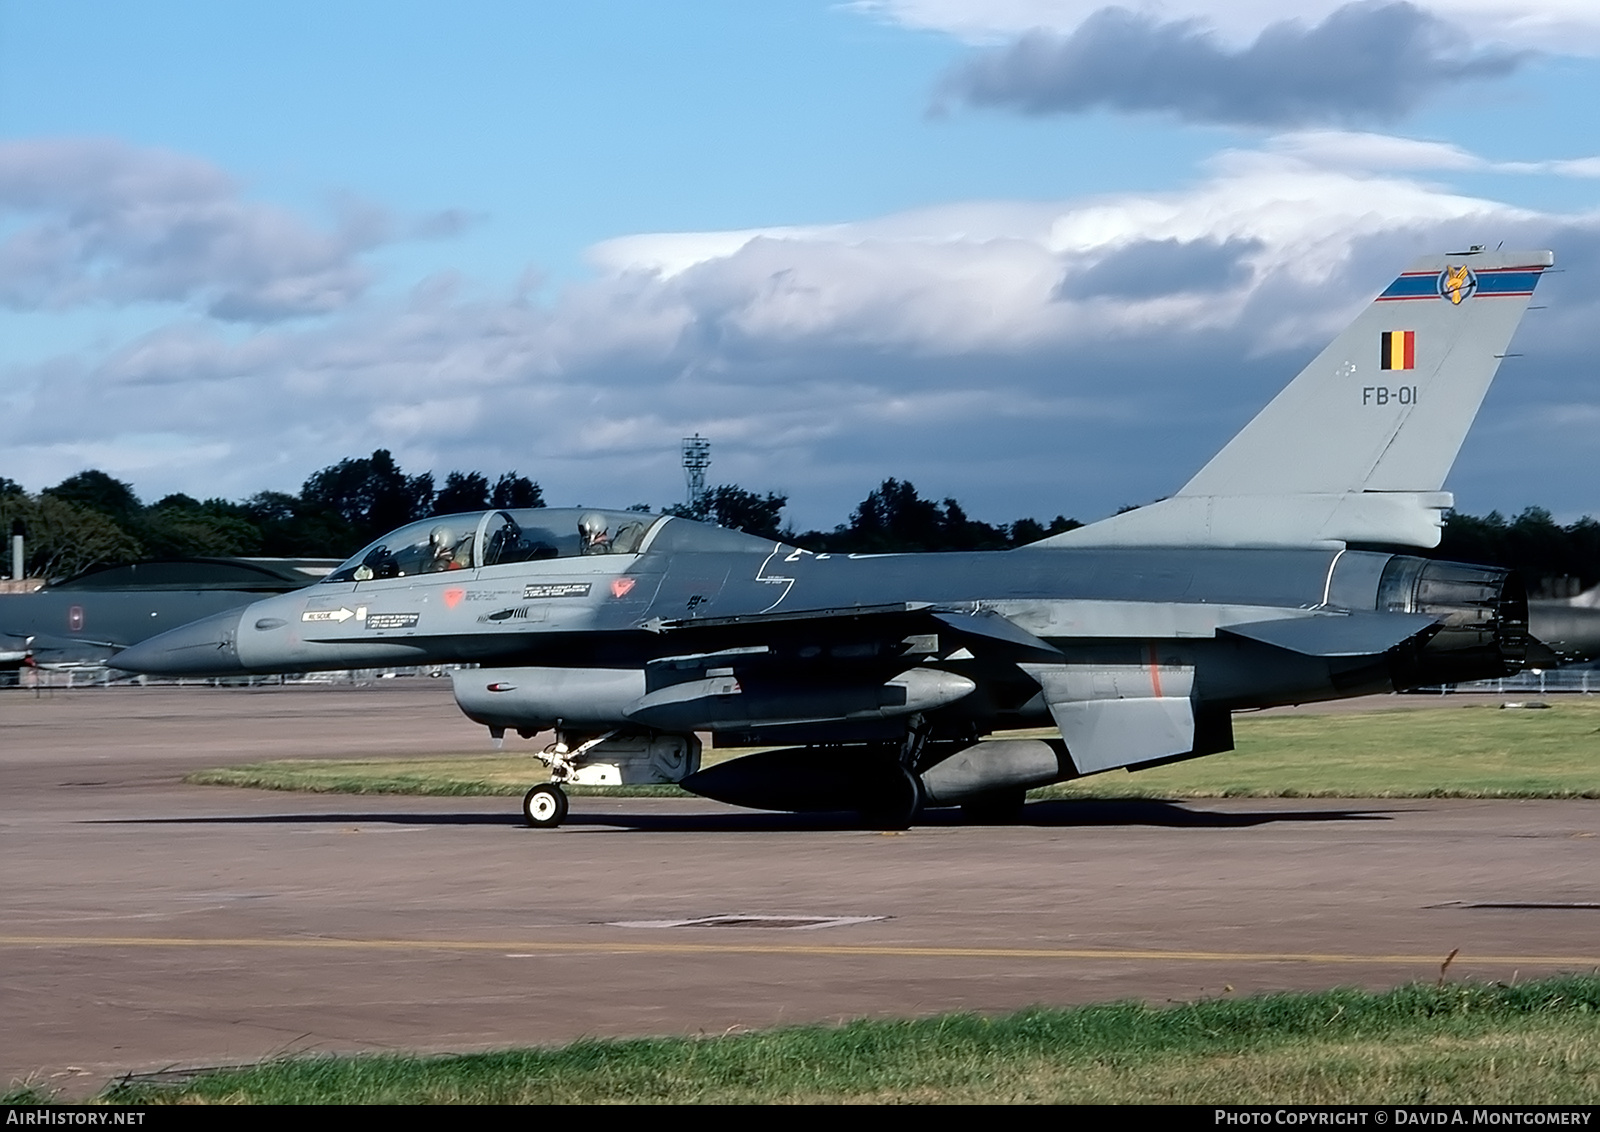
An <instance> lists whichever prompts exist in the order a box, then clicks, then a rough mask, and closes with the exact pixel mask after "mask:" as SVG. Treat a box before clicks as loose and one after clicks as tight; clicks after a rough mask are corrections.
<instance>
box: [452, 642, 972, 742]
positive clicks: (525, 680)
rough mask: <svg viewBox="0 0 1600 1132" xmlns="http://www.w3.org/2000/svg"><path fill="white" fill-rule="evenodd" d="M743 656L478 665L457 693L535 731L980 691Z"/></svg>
mask: <svg viewBox="0 0 1600 1132" xmlns="http://www.w3.org/2000/svg"><path fill="white" fill-rule="evenodd" d="M741 659H743V658H742V657H735V656H732V655H727V654H707V655H703V656H696V657H672V658H668V659H667V660H665V661H657V662H652V663H651V664H650V665H649V666H648V667H647V668H646V669H637V668H628V669H598V668H478V669H464V670H459V671H456V672H452V673H451V679H452V683H453V684H454V686H455V694H456V703H457V705H458V706H459V707H460V708H461V710H462V711H463V712H464V713H465V714H466V715H467V717H468V718H469V719H472V720H474V721H475V722H477V723H482V724H484V725H485V726H487V727H489V728H490V729H491V730H494V729H499V730H501V731H502V732H503V731H505V730H515V731H518V732H522V733H525V734H531V733H533V732H535V731H543V730H545V729H546V728H550V727H555V726H557V725H558V724H559V725H560V727H561V728H562V729H563V730H569V731H589V732H593V731H602V730H607V729H610V728H617V727H632V728H644V729H649V730H652V731H664V732H682V733H688V732H694V731H712V732H720V731H741V732H742V731H746V730H749V729H752V728H763V727H786V726H795V725H810V724H828V723H835V722H847V723H851V724H856V723H873V722H881V721H887V720H894V719H897V718H900V717H903V716H910V715H913V714H917V713H925V712H930V711H934V710H937V709H938V708H941V707H944V706H946V705H948V704H951V703H954V702H955V701H957V700H960V699H962V698H963V697H965V696H967V695H970V694H971V692H972V691H973V689H974V688H975V687H976V685H975V684H974V683H973V681H971V680H969V679H968V678H967V677H965V676H960V675H957V674H956V673H953V672H945V671H942V670H939V669H934V668H927V667H922V666H913V667H910V668H907V669H906V670H904V671H902V672H899V673H897V674H894V675H892V676H890V677H889V678H888V679H881V678H880V679H878V680H874V681H871V682H861V681H849V680H843V679H835V680H809V681H794V682H789V683H785V682H782V681H779V680H773V679H765V678H763V677H762V676H761V675H760V674H757V675H756V676H755V677H753V678H752V677H751V676H750V675H749V674H748V672H747V671H746V670H745V669H744V667H743V666H741V665H740V664H738V661H739V660H741Z"/></svg>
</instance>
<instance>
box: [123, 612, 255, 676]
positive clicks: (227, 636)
mask: <svg viewBox="0 0 1600 1132" xmlns="http://www.w3.org/2000/svg"><path fill="white" fill-rule="evenodd" d="M241 616H242V614H241V613H240V612H239V611H238V610H237V609H231V610H229V611H227V612H226V613H217V614H213V615H212V616H210V617H207V618H205V619H204V620H201V621H195V622H192V623H190V624H188V625H181V626H179V627H178V628H176V629H173V630H172V631H171V632H167V633H162V634H160V635H159V636H155V637H151V638H150V639H149V640H146V641H140V642H139V643H138V644H136V645H133V646H132V647H130V648H126V649H123V650H122V651H121V652H119V653H118V654H117V655H116V656H114V657H112V658H111V659H110V660H109V661H108V662H107V663H108V664H110V665H111V667H113V668H120V669H123V670H124V671H127V672H143V673H146V674H148V675H151V676H232V675H235V674H237V673H239V672H243V671H244V668H243V666H241V665H240V663H239V652H238V649H237V648H236V647H235V645H234V641H235V638H236V637H237V636H238V631H239V618H240V617H241Z"/></svg>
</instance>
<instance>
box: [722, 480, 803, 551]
mask: <svg viewBox="0 0 1600 1132" xmlns="http://www.w3.org/2000/svg"><path fill="white" fill-rule="evenodd" d="M788 502H789V497H788V496H787V495H777V494H775V493H773V492H770V491H769V492H767V494H766V495H757V494H756V493H755V492H753V491H746V490H745V489H744V488H742V487H740V486H739V485H737V484H731V483H728V484H722V485H721V486H719V487H714V488H712V489H711V490H710V491H708V492H706V493H705V495H704V496H703V497H702V500H701V507H702V509H703V510H704V511H705V514H706V517H707V518H709V519H711V520H713V521H714V522H715V523H716V524H717V526H719V527H732V528H734V529H735V530H740V531H744V532H746V533H747V534H752V535H760V536H761V537H763V538H771V539H776V538H779V537H780V535H779V533H778V526H779V518H780V516H781V515H782V514H783V508H784V506H785V505H786V504H787V503H788Z"/></svg>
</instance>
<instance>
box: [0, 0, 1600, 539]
mask: <svg viewBox="0 0 1600 1132" xmlns="http://www.w3.org/2000/svg"><path fill="white" fill-rule="evenodd" d="M1297 10H1298V11H1300V13H1301V17H1302V18H1301V20H1300V21H1299V22H1297V23H1294V24H1288V25H1285V24H1282V23H1275V21H1281V20H1282V19H1283V15H1282V9H1281V6H1276V5H1270V4H1266V3H1253V2H1251V0H1237V2H1225V0H1180V2H1178V3H1175V4H1173V3H1169V4H1166V5H1164V6H1162V7H1160V8H1155V7H1148V8H1131V9H1108V8H1104V7H1102V6H1099V5H1095V4H1092V3H1080V2H1077V0H1006V2H991V3H987V4H980V3H975V2H967V0H885V2H881V3H863V4H827V3H798V2H791V3H763V4H749V3H731V2H730V3H684V4H675V5H657V4H634V3H621V2H614V3H596V4H587V5H555V4H550V5H530V4H510V3H454V4H450V5H443V4H427V3H411V4H400V3H385V4H376V3H374V4H355V3H347V4H339V5H310V4H295V3H279V4H275V5H271V6H260V7H258V8H253V9H246V8H244V7H243V6H235V5H211V4H200V3H72V2H55V3H43V2H19V0H0V446H3V447H0V451H4V453H5V459H4V461H3V464H4V466H0V475H8V476H10V477H11V478H13V479H17V480H19V481H21V482H22V483H24V484H25V485H26V486H28V487H30V488H34V489H37V488H40V487H44V486H47V485H48V484H50V483H54V482H57V481H58V480H60V479H61V478H63V477H65V476H66V475H69V474H71V473H72V472H75V471H77V470H79V469H81V468H83V467H86V466H98V467H101V468H104V469H105V470H107V471H110V472H112V473H113V474H116V475H118V476H120V477H122V478H124V479H128V480H131V481H132V482H133V483H134V484H135V486H136V487H137V488H138V490H139V491H140V492H141V494H143V495H144V496H145V497H146V498H147V499H153V498H156V497H158V496H159V495H161V494H164V493H166V492H168V491H180V490H181V491H186V492H189V493H190V494H194V495H202V496H204V495H213V494H221V495H224V496H228V497H234V498H237V497H241V496H244V495H247V494H250V493H252V492H254V491H257V490H261V489H264V488H273V489H282V490H293V489H295V488H297V487H298V485H299V483H300V482H301V481H302V480H303V479H304V478H305V476H306V475H308V474H309V473H310V472H312V471H314V470H316V469H317V468H319V467H322V466H324V465H326V464H328V463H331V462H333V461H335V460H337V459H339V458H341V457H344V456H349V455H360V454H365V453H367V452H370V451H371V450H372V449H373V448H376V447H380V446H381V447H388V448H390V449H392V450H393V451H394V452H395V453H396V455H397V457H398V458H399V459H400V460H401V462H402V464H403V465H404V466H405V467H407V468H408V469H411V470H422V469H424V468H432V469H433V470H434V471H435V473H436V474H437V475H439V476H441V477H442V476H443V474H444V473H445V472H446V471H449V470H452V469H455V468H462V469H467V468H477V469H482V470H484V471H487V472H489V473H490V474H491V475H493V474H496V473H497V472H498V471H501V470H504V469H506V468H516V469H517V470H519V471H521V472H523V473H525V474H529V475H532V476H533V477H534V478H536V479H538V480H539V481H540V482H541V483H542V484H543V485H544V486H545V488H546V493H547V496H548V497H549V498H550V499H551V501H552V502H556V503H577V502H584V503H591V504H599V503H616V504H627V503H633V502H650V503H653V504H657V505H661V504H666V503H670V502H674V501H676V500H677V499H678V498H679V497H680V496H681V494H682V488H681V482H682V481H681V476H680V474H679V471H678V468H677V441H678V438H679V437H680V436H682V435H685V434H687V433H688V432H693V431H699V432H701V433H703V434H705V435H709V436H710V437H711V438H712V440H713V445H714V447H713V452H712V455H713V461H714V463H713V467H712V469H711V477H710V478H711V479H712V481H713V482H727V481H734V482H738V483H741V484H743V485H744V486H746V487H749V488H753V489H757V490H778V491H783V492H786V493H788V495H789V496H790V500H791V504H790V509H789V512H788V516H789V518H790V519H791V520H792V521H793V522H795V523H796V524H797V525H798V526H800V527H806V526H815V525H832V524H833V523H835V522H839V521H842V520H843V519H844V518H845V516H846V515H847V514H848V512H849V509H850V507H851V506H852V505H853V504H854V503H855V502H856V501H857V500H859V499H860V498H861V497H862V496H863V495H864V494H865V493H866V492H867V490H869V489H870V488H871V487H873V486H874V485H875V484H876V483H877V482H878V481H880V480H881V479H883V478H885V477H887V476H896V477H899V478H909V479H912V480H913V481H914V482H915V483H916V484H917V485H918V487H919V488H920V489H921V490H922V491H923V493H924V494H926V495H935V496H942V495H946V494H953V495H955V496H957V497H959V498H960V499H961V500H962V501H963V502H964V503H965V504H966V505H967V507H968V509H969V511H970V512H972V513H973V514H975V515H977V516H979V517H982V518H985V519H989V520H991V521H1004V520H1009V519H1012V518H1016V517H1018V516H1020V515H1025V514H1030V515H1039V516H1044V517H1048V516H1049V515H1053V514H1056V513H1057V512H1065V513H1067V514H1069V515H1075V516H1077V517H1079V518H1081V519H1091V518H1095V517H1098V516H1100V515H1103V514H1106V513H1108V512H1110V511H1112V510H1114V509H1115V508H1116V507H1117V506H1119V505H1121V504H1125V503H1137V502H1145V501H1147V500H1149V499H1152V498H1155V497H1157V496H1160V495H1164V494H1167V493H1168V492H1170V491H1172V490H1173V489H1174V488H1176V487H1177V486H1178V485H1179V484H1181V483H1182V482H1183V481H1184V480H1185V479H1187V478H1188V476H1189V475H1190V474H1191V473H1192V472H1193V471H1194V470H1195V468H1196V467H1198V465H1199V464H1200V463H1202V462H1203V461H1204V460H1205V459H1206V458H1207V457H1208V456H1209V455H1210V454H1211V453H1212V452H1214V451H1215V450H1216V449H1217V448H1218V447H1220V446H1221V444H1222V443H1224V442H1225V441H1226V440H1227V438H1228V436H1229V435H1231V434H1232V432H1233V431H1234V430H1235V429H1237V427H1239V425H1240V424H1242V423H1243V421H1244V420H1246V419H1248V417H1249V416H1250V415H1251V414H1252V413H1253V412H1254V410H1255V409H1256V408H1258V407H1259V406H1260V404H1262V403H1263V402H1264V401H1265V400H1266V399H1267V398H1268V397H1270V395H1271V394H1272V392H1274V391H1275V390H1276V388H1278V387H1279V386H1281V385H1282V384H1283V383H1284V382H1285V381H1287V379H1288V378H1289V377H1291V376H1292V375H1293V373H1294V372H1295V371H1296V370H1297V369H1298V368H1299V366H1300V365H1301V364H1303V363H1304V361H1306V360H1307V359H1308V358H1309V357H1310V356H1311V355H1313V354H1314V353H1315V352H1316V350H1317V349H1319V348H1320V347H1321V346H1322V345H1324V344H1325V343H1326V341H1327V340H1328V339H1329V338H1331V337H1332V335H1333V334H1334V333H1336V332H1337V331H1338V330H1339V329H1340V328H1341V327H1342V325H1343V323H1345V322H1346V321H1348V319H1349V318H1350V317H1351V316H1352V315H1353V314H1354V313H1355V311H1357V310H1359V309H1360V307H1361V305H1363V304H1364V303H1365V302H1366V301H1367V300H1368V299H1370V297H1371V296H1372V295H1373V294H1374V293H1376V292H1377V291H1378V290H1379V289H1381V288H1382V287H1383V285H1384V284H1385V283H1386V282H1387V281H1388V279H1389V278H1391V277H1392V276H1393V274H1394V273H1396V272H1397V271H1398V270H1400V269H1401V268H1402V267H1403V266H1404V265H1405V263H1406V261H1407V260H1409V259H1410V258H1411V257H1412V256H1414V255H1416V254H1421V253H1425V252H1428V251H1435V250H1441V247H1440V244H1441V242H1444V243H1450V244H1451V246H1454V245H1455V244H1456V243H1460V242H1467V241H1470V242H1489V243H1498V242H1500V241H1501V240H1505V241H1507V244H1508V246H1510V245H1513V244H1516V245H1522V246H1544V245H1545V244H1547V243H1548V244H1549V245H1550V246H1553V247H1555V250H1556V252H1557V256H1558V261H1559V266H1561V267H1563V268H1565V269H1567V270H1566V272H1565V273H1564V274H1563V275H1558V276H1553V277H1551V278H1550V279H1549V280H1548V281H1547V282H1546V284H1545V285H1544V287H1543V288H1541V294H1540V300H1541V301H1542V302H1545V303H1548V304H1549V305H1550V309H1549V310H1548V311H1546V312H1535V313H1533V314H1530V316H1529V319H1528V321H1527V322H1526V323H1525V324H1524V330H1523V333H1522V334H1521V335H1520V336H1519V339H1518V342H1517V346H1516V349H1517V350H1519V351H1520V352H1521V353H1523V355H1524V357H1522V358H1519V359H1516V360H1515V361H1514V362H1512V363H1508V365H1507V366H1506V367H1505V368H1504V370H1503V372H1502V375H1501V378H1500V380H1499V381H1498V382H1497V384H1496V386H1495V388H1494V389H1493V390H1492V391H1491V393H1490V398H1489V401H1488V402H1487V403H1486V405H1485V408H1484V413H1483V415H1482V416H1481V417H1480V419H1479V423H1478V426H1477V427H1476V428H1475V429H1474V432H1473V434H1472V435H1471V436H1470V437H1469V439H1468V441H1467V444H1466V446H1465V448H1464V449H1463V451H1462V455H1461V458H1460V460H1459V461H1458V464H1457V466H1456V470H1455V473H1454V474H1453V476H1452V478H1451V482H1450V484H1449V485H1448V486H1450V487H1452V488H1453V489H1454V490H1455V491H1456V492H1457V495H1458V503H1459V505H1460V506H1461V507H1462V508H1463V509H1466V510H1469V511H1474V512H1478V513H1481V512H1484V511H1487V510H1489V509H1490V508H1499V509H1501V510H1511V511H1514V510H1517V509H1520V508H1521V507H1522V506H1525V505H1527V504H1529V503H1538V504H1543V505H1546V506H1550V507H1552V508H1553V509H1554V510H1555V511H1556V512H1557V514H1558V516H1560V517H1562V518H1564V519H1572V518H1576V517H1577V516H1578V515H1581V514H1584V513H1591V512H1594V513H1600V477H1597V476H1596V474H1595V472H1594V468H1595V467H1596V465H1597V464H1600V460H1597V456H1600V439H1597V438H1600V378H1597V376H1596V373H1595V367H1594V364H1593V362H1592V358H1593V356H1594V353H1595V350H1594V346H1595V339H1594V331H1593V326H1594V325H1595V324H1596V319H1595V318H1594V314H1595V313H1596V312H1595V311H1594V309H1593V308H1595V307H1596V305H1600V285H1597V282H1596V280H1597V279H1600V274H1597V273H1600V209H1597V204H1600V200H1597V196H1600V136H1597V131H1596V129H1595V126H1596V124H1597V119H1596V116H1595V112H1594V109H1593V108H1594V107H1595V106H1600V10H1594V9H1593V5H1592V4H1588V3H1580V2H1578V0H1526V2H1520V3H1516V4H1512V3H1497V2H1496V0H1441V2H1438V3H1432V4H1408V3H1385V2H1381V0H1380V2H1375V3H1358V4H1351V5H1340V4H1338V3H1334V2H1326V0H1325V2H1321V3H1317V4H1306V5H1301V6H1298V8H1297ZM1151 244H1154V245H1159V246H1160V247H1172V248H1175V249H1176V250H1177V253H1178V254H1183V253H1185V252H1186V251H1187V252H1192V253H1193V254H1194V255H1195V256H1198V257H1200V259H1204V257H1205V256H1207V255H1210V256H1213V257H1214V256H1215V255H1218V254H1230V255H1237V256H1238V257H1240V261H1241V263H1242V264H1243V266H1242V267H1241V268H1240V270H1239V271H1236V272H1233V273H1232V274H1230V275H1228V276H1227V277H1226V280H1225V281H1223V280H1220V277H1219V282H1218V283H1217V286H1216V289H1215V290H1213V291H1210V292H1206V293H1198V292H1192V291H1177V292H1169V293H1166V294H1151V295H1148V296H1134V297H1132V298H1131V299H1130V300H1129V301H1127V302H1125V303H1122V304H1120V305H1119V306H1118V307H1117V308H1116V309H1107V307H1106V305H1105V304H1104V302H1100V303H1094V302H1075V301H1063V300H1062V298H1061V296H1063V295H1070V294H1071V293H1072V285H1071V284H1072V280H1073V279H1075V278H1082V277H1087V273H1090V272H1092V271H1093V270H1094V269H1095V268H1096V266H1097V265H1098V264H1100V263H1102V262H1104V261H1105V260H1107V259H1108V258H1110V257H1114V256H1116V255H1117V254H1119V253H1120V252H1128V253H1129V254H1132V252H1133V251H1136V250H1137V249H1138V248H1139V247H1141V246H1148V245H1151ZM1219 249H1221V250H1220V251H1219ZM1200 259H1197V260H1195V262H1199V261H1200ZM8 276H9V282H8V281H7V277H8ZM1547 292H1548V293H1547Z"/></svg>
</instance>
